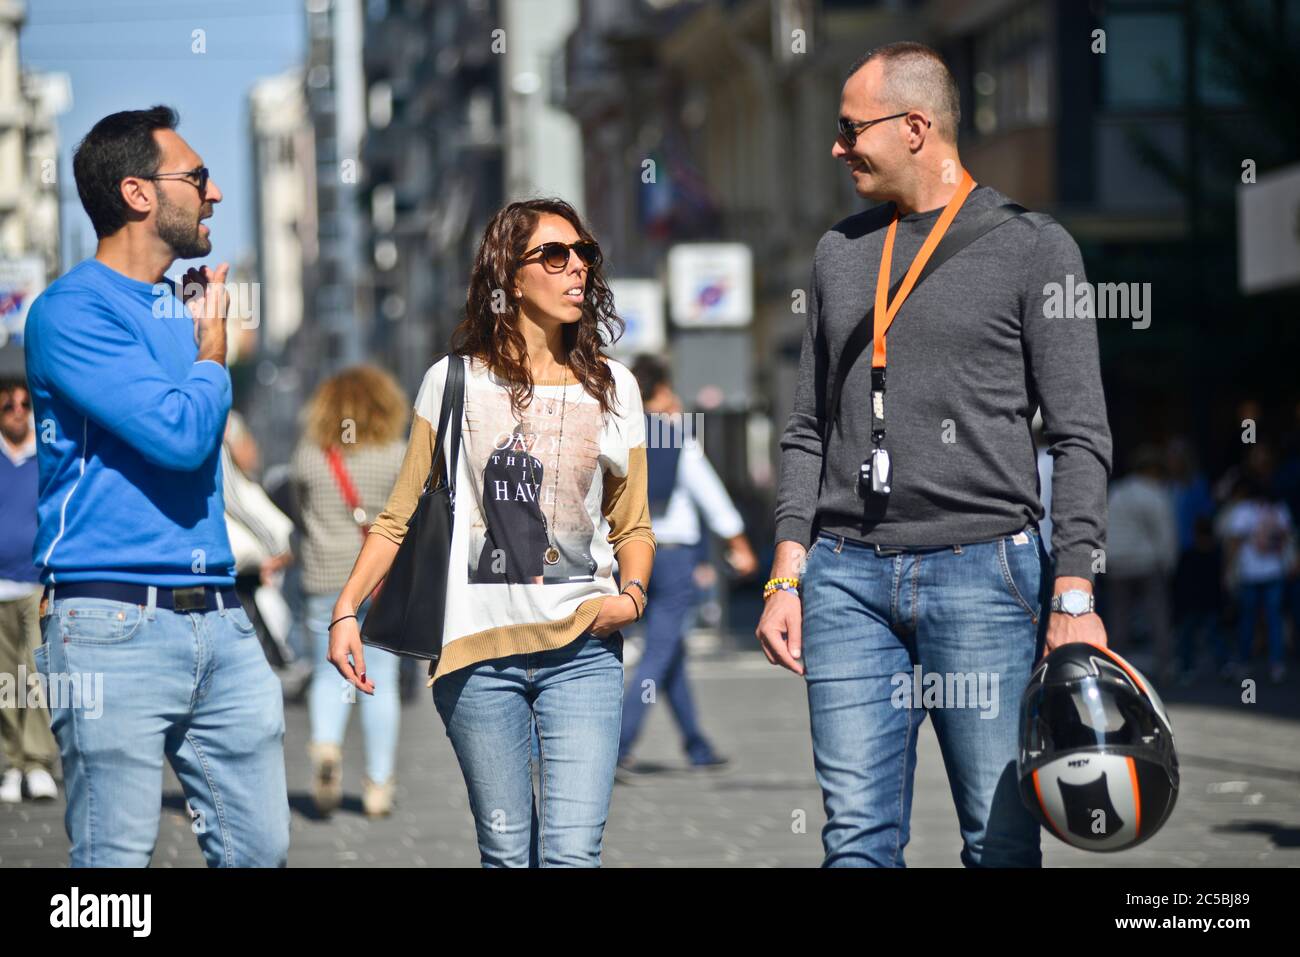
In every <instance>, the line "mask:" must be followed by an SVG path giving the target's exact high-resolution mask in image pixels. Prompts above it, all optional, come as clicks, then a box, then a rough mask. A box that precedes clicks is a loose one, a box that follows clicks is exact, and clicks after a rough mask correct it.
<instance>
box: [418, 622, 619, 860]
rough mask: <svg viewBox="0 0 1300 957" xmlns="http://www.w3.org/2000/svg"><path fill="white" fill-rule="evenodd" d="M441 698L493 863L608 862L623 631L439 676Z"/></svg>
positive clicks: (436, 691) (483, 847) (482, 842)
mask: <svg viewBox="0 0 1300 957" xmlns="http://www.w3.org/2000/svg"><path fill="white" fill-rule="evenodd" d="M433 701H434V705H435V706H436V707H437V709H438V714H439V715H440V716H441V717H442V721H443V724H444V725H445V726H446V729H447V737H448V738H450V739H451V744H452V747H453V748H454V749H455V751H456V759H457V760H458V761H459V762H460V769H461V772H462V774H464V776H465V786H466V789H467V790H468V792H469V805H470V810H471V811H472V812H473V814H474V826H475V829H476V831H477V834H478V847H479V856H480V858H481V859H482V863H483V866H484V867H539V866H540V867H598V866H600V847H601V840H602V837H603V835H604V831H605V819H606V817H607V816H608V815H609V800H610V794H611V792H612V791H613V789H614V764H615V760H616V758H617V756H618V728H619V717H620V713H621V711H622V703H623V636H622V633H620V632H615V633H613V634H611V635H610V636H609V637H608V638H606V639H604V640H602V639H600V638H597V637H595V636H593V635H591V634H590V633H587V634H584V635H582V636H580V637H579V638H577V639H576V640H574V641H572V642H570V643H569V644H567V645H565V646H564V647H562V648H556V649H553V650H551V651H542V652H536V653H532V654H522V655H511V656H509V657H506V658H497V659H494V660H491V661H481V662H478V663H477V664H474V665H469V666H467V667H465V668H461V669H459V670H457V671H453V672H450V673H448V674H445V675H443V676H442V677H441V678H439V679H438V680H437V681H436V682H435V683H434V686H433ZM534 719H536V727H537V736H538V740H539V743H540V760H539V761H538V764H539V772H540V774H539V777H540V780H541V795H540V800H539V801H537V802H534V796H533V749H532V739H533V722H534Z"/></svg>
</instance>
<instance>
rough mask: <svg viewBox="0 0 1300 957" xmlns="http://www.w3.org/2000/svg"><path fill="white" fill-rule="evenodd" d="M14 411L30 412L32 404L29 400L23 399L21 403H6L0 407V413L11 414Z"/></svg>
mask: <svg viewBox="0 0 1300 957" xmlns="http://www.w3.org/2000/svg"><path fill="white" fill-rule="evenodd" d="M14 409H22V410H23V411H24V412H30V411H31V410H32V403H31V401H30V400H29V399H23V400H22V401H21V402H13V401H10V402H6V403H5V404H4V405H0V412H12V411H13V410H14Z"/></svg>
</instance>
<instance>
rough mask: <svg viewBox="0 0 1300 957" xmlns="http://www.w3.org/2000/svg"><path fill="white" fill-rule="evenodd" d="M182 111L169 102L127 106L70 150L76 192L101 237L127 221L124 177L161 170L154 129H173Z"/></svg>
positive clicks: (160, 151)
mask: <svg viewBox="0 0 1300 957" xmlns="http://www.w3.org/2000/svg"><path fill="white" fill-rule="evenodd" d="M179 122H180V117H179V116H178V115H177V113H176V111H175V110H174V109H172V108H171V107H170V106H155V107H153V108H152V109H148V110H123V111H122V112H121V113H113V114H111V115H110V116H106V117H104V118H103V119H102V120H100V121H99V122H98V123H96V124H95V125H94V126H93V127H91V130H90V132H89V133H87V134H86V137H85V139H83V140H82V141H81V142H80V143H79V144H77V151H76V152H75V153H73V155H72V175H73V176H74V177H75V178H76V180H77V195H78V196H80V197H81V205H82V207H83V208H84V209H85V210H86V215H87V216H89V217H90V222H91V224H92V225H93V226H94V227H95V235H96V236H98V237H99V238H100V239H103V238H104V237H105V236H111V235H113V234H114V233H115V232H117V231H118V230H119V229H121V228H122V227H123V226H125V225H126V219H127V205H126V200H124V199H122V190H121V188H120V187H121V184H122V180H123V179H125V178H126V177H128V176H152V175H153V174H154V173H156V172H158V164H159V163H160V162H161V161H162V150H161V149H159V147H158V143H157V141H156V140H154V137H153V134H154V131H155V130H174V129H176V126H177V124H178V123H179Z"/></svg>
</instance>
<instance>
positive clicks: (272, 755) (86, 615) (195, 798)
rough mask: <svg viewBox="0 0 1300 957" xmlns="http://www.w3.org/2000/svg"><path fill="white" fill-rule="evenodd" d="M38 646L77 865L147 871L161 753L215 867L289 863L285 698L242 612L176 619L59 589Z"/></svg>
mask: <svg viewBox="0 0 1300 957" xmlns="http://www.w3.org/2000/svg"><path fill="white" fill-rule="evenodd" d="M151 594H152V592H151ZM41 635H42V639H43V641H42V644H41V646H40V647H39V648H38V649H37V650H36V652H35V655H34V657H35V660H36V667H37V669H38V670H39V671H40V672H41V673H42V675H44V678H45V683H46V692H47V700H48V701H49V705H50V715H51V719H52V724H53V729H54V735H55V737H56V738H57V739H58V742H59V750H60V751H61V753H62V756H63V779H64V785H65V787H66V790H67V801H68V806H67V811H66V814H65V817H64V823H65V826H66V828H67V831H68V837H69V838H70V839H71V841H72V855H71V864H72V866H73V867H144V866H147V865H148V864H149V859H150V857H151V856H152V855H153V849H154V844H155V843H156V842H157V840H158V824H159V820H160V818H161V813H162V786H163V758H164V756H165V757H166V758H167V759H168V761H169V762H170V763H171V766H172V769H173V770H174V771H175V772H176V776H177V777H178V778H179V779H180V782H181V787H182V788H183V789H184V791H185V797H186V800H187V802H188V810H189V813H190V816H191V825H190V826H191V830H193V831H194V833H195V835H197V837H198V842H199V849H200V850H201V851H202V852H203V856H204V858H206V859H207V862H208V866H209V867H282V866H284V865H285V863H286V859H287V856H288V851H289V800H288V795H287V793H286V790H285V776H284V746H283V745H284V697H283V694H282V693H281V690H280V681H279V679H278V678H276V676H275V673H274V672H273V671H272V670H271V666H270V665H269V664H267V661H266V657H265V655H264V654H263V652H262V646H261V643H260V642H259V641H258V639H257V635H256V633H255V632H254V630H253V623H252V622H251V621H250V620H249V618H248V615H247V614H246V613H245V612H244V610H243V609H242V608H228V609H224V610H221V611H209V612H176V611H169V610H167V609H165V608H157V607H155V606H154V605H153V603H152V601H151V602H150V603H149V604H148V605H136V604H130V603H127V602H120V601H110V600H107V599H102V598H67V599H61V598H59V597H58V590H57V589H56V590H55V601H54V602H53V603H52V606H51V607H50V609H49V613H48V614H47V615H46V616H45V617H44V618H43V619H41ZM52 679H53V680H54V681H55V682H57V686H56V684H52V683H51V680H52Z"/></svg>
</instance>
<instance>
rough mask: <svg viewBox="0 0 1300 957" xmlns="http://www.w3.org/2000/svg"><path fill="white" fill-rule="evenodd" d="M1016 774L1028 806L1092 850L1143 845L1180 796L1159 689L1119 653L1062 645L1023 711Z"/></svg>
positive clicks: (1036, 676)
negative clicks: (1157, 690)
mask: <svg viewBox="0 0 1300 957" xmlns="http://www.w3.org/2000/svg"><path fill="white" fill-rule="evenodd" d="M1017 770H1018V772H1019V778H1020V796H1021V800H1023V801H1024V803H1025V806H1026V807H1028V808H1029V810H1030V811H1031V812H1032V813H1033V815H1034V816H1035V817H1036V818H1038V820H1039V822H1040V823H1041V824H1042V825H1043V827H1045V828H1047V829H1048V830H1049V831H1051V832H1052V833H1053V834H1055V835H1056V836H1057V837H1058V838H1060V839H1061V840H1062V841H1065V842H1066V843H1067V844H1071V845H1073V846H1074V847H1079V848H1083V849H1084V850H1088V851H1121V850H1124V849H1125V848H1129V847H1134V846H1135V845H1137V844H1141V843H1142V842H1143V841H1145V840H1146V839H1147V838H1149V837H1150V836H1151V835H1153V834H1155V833H1156V831H1158V830H1160V827H1161V825H1163V824H1164V823H1165V821H1166V820H1167V819H1168V817H1169V813H1170V812H1171V811H1172V810H1173V807H1174V802H1175V800H1176V799H1177V797H1178V755H1177V754H1176V753H1175V751H1174V732H1173V728H1172V727H1171V726H1170V724H1169V716H1168V715H1167V714H1166V713H1165V707H1164V703H1163V702H1161V700H1160V696H1159V695H1158V694H1156V690H1155V688H1153V687H1152V686H1151V683H1150V682H1149V681H1147V680H1146V678H1145V677H1143V676H1142V674H1141V673H1140V672H1139V671H1138V670H1137V669H1136V668H1134V667H1133V666H1132V665H1131V664H1129V663H1128V662H1127V661H1125V660H1124V659H1123V658H1121V657H1120V656H1119V655H1117V654H1115V652H1113V651H1110V650H1109V649H1107V648H1101V647H1098V646H1097V645H1091V644H1086V643H1083V642H1072V643H1070V644H1066V645H1062V646H1061V647H1059V648H1057V649H1056V650H1055V651H1053V652H1052V653H1051V654H1050V655H1048V656H1047V657H1046V658H1045V659H1044V660H1043V661H1042V663H1040V664H1039V665H1038V667H1037V668H1035V669H1034V672H1033V674H1032V675H1030V678H1029V686H1028V687H1027V688H1026V689H1025V694H1024V697H1023V698H1022V699H1021V702H1020V758H1019V761H1018V767H1017Z"/></svg>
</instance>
